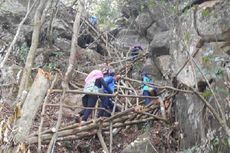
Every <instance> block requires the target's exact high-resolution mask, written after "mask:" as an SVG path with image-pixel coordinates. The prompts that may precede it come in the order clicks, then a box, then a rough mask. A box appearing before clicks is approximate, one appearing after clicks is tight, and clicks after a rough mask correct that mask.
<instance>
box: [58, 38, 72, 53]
mask: <svg viewBox="0 0 230 153" xmlns="http://www.w3.org/2000/svg"><path fill="white" fill-rule="evenodd" d="M54 44H55V46H57V47H58V48H60V49H61V50H62V51H64V52H68V51H69V50H70V45H71V42H70V41H68V40H66V39H63V38H57V39H56V40H55V42H54Z"/></svg>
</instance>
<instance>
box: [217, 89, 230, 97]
mask: <svg viewBox="0 0 230 153" xmlns="http://www.w3.org/2000/svg"><path fill="white" fill-rule="evenodd" d="M216 90H217V91H218V92H219V93H220V94H222V95H223V96H228V95H229V91H228V89H227V88H221V87H219V88H217V89H216Z"/></svg>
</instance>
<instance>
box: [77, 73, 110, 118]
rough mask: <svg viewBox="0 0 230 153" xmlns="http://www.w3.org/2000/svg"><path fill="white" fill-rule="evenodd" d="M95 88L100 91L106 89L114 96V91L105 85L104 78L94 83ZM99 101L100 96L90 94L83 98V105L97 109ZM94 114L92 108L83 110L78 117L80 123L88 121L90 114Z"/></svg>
mask: <svg viewBox="0 0 230 153" xmlns="http://www.w3.org/2000/svg"><path fill="white" fill-rule="evenodd" d="M94 86H95V87H97V88H98V89H101V88H104V89H106V90H107V91H108V93H109V94H112V93H113V91H112V90H111V89H110V88H109V87H108V85H107V84H106V83H105V81H104V79H103V77H101V78H97V79H96V80H95V82H94ZM97 100H98V96H97V95H90V94H86V95H85V96H84V97H83V98H82V103H83V106H84V107H91V108H93V107H95V105H96V102H97ZM91 113H92V109H90V108H85V109H84V110H82V111H81V112H79V114H78V115H77V121H78V122H80V121H81V120H82V121H87V120H88V118H89V116H90V114H91Z"/></svg>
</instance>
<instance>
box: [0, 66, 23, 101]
mask: <svg viewBox="0 0 230 153" xmlns="http://www.w3.org/2000/svg"><path fill="white" fill-rule="evenodd" d="M20 70H21V68H20V67H19V66H17V65H12V66H4V67H3V68H2V69H0V85H1V88H0V93H1V96H0V98H2V100H3V102H6V103H8V104H12V103H13V102H14V100H15V98H16V95H17V85H18V83H19V80H20V72H21V71H20Z"/></svg>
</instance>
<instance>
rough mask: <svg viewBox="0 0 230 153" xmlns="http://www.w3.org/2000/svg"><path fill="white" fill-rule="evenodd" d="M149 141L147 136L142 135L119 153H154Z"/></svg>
mask: <svg viewBox="0 0 230 153" xmlns="http://www.w3.org/2000/svg"><path fill="white" fill-rule="evenodd" d="M149 140H150V138H149V135H148V134H143V135H141V136H140V137H138V138H137V139H136V140H135V141H134V142H131V144H129V145H128V146H127V147H126V148H125V149H124V150H123V151H122V152H121V153H156V151H155V149H154V148H153V145H152V144H151V142H150V141H149Z"/></svg>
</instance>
